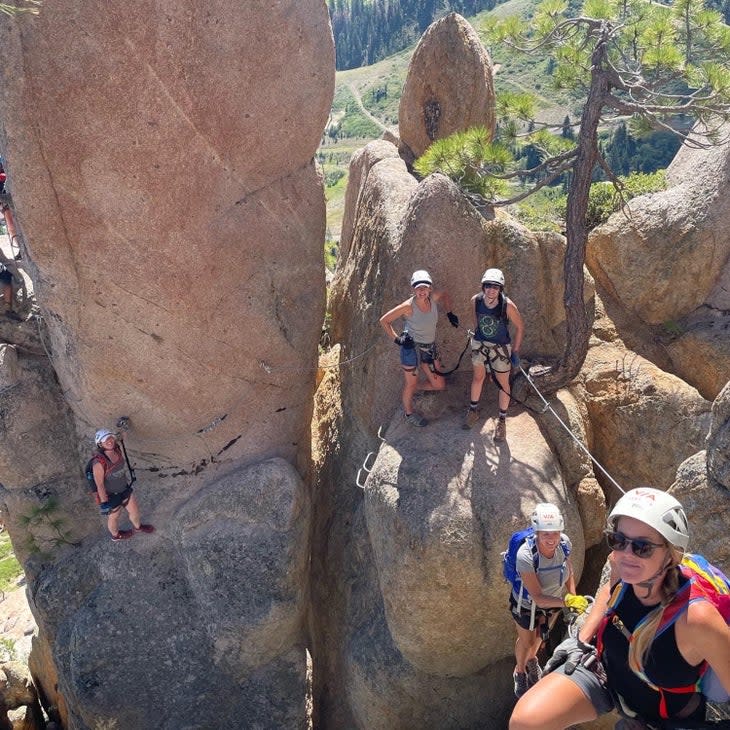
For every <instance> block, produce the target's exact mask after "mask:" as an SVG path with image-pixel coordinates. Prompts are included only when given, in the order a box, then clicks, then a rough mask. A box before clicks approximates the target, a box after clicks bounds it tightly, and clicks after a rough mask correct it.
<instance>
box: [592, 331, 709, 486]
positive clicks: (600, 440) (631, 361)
mask: <svg viewBox="0 0 730 730" xmlns="http://www.w3.org/2000/svg"><path fill="white" fill-rule="evenodd" d="M580 382H581V388H582V389H583V391H584V392H583V395H582V399H584V400H585V404H586V409H587V414H588V418H589V419H590V423H591V430H590V434H591V438H590V440H589V442H588V447H589V449H590V450H591V452H592V453H593V455H594V456H595V457H596V458H597V459H598V461H599V463H600V464H601V465H602V466H603V467H604V468H605V469H606V470H607V471H608V473H609V474H611V475H612V478H613V479H614V480H615V481H616V482H618V484H619V485H621V487H622V488H623V489H624V490H628V489H631V488H633V487H637V486H641V485H651V486H656V487H659V488H663V487H664V486H666V485H668V484H671V483H672V480H673V479H674V476H675V474H676V470H677V467H678V465H679V464H680V463H681V462H682V461H683V460H684V459H686V458H687V457H689V456H691V455H692V454H694V453H695V452H697V451H698V450H699V449H701V448H702V446H703V445H704V440H705V435H706V434H707V429H708V428H709V424H710V403H709V402H708V401H706V400H705V399H704V398H702V396H700V394H699V393H698V392H697V391H696V390H695V389H694V388H693V387H691V386H690V385H687V384H686V383H685V382H683V381H682V380H680V379H679V378H677V377H676V376H674V375H670V374H668V373H665V372H664V371H662V370H660V369H659V368H657V367H656V366H655V365H653V364H652V363H650V362H649V361H648V360H645V359H644V358H642V357H639V356H638V355H636V354H635V353H632V352H631V351H629V350H626V349H624V348H623V347H621V346H619V345H612V344H608V343H601V344H599V345H597V346H595V347H591V348H590V349H589V351H588V356H587V358H586V362H585V364H584V366H583V369H582V372H581V375H580ZM599 478H600V477H599ZM603 483H604V485H605V486H606V488H607V489H608V490H609V492H610V493H612V494H613V495H614V496H616V494H617V490H616V488H615V487H614V486H613V485H612V484H610V483H609V482H608V481H604V482H603Z"/></svg>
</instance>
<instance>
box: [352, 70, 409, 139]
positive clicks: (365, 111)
mask: <svg viewBox="0 0 730 730" xmlns="http://www.w3.org/2000/svg"><path fill="white" fill-rule="evenodd" d="M347 87H348V88H349V89H350V91H351V92H352V95H353V96H354V97H355V101H356V102H357V105H358V106H359V107H360V110H361V111H362V113H363V114H364V115H365V116H366V117H367V118H368V119H369V120H370V121H371V122H373V124H377V125H378V127H379V128H380V129H382V130H383V132H393V134H397V130H396V129H395V128H393V127H387V126H386V125H385V124H383V122H382V121H381V120H380V119H378V118H377V117H376V116H374V115H373V114H371V113H370V111H369V110H368V109H367V108H366V107H365V104H363V103H362V97H361V96H360V92H359V90H358V88H357V86H355V84H353V83H352V81H348V82H347Z"/></svg>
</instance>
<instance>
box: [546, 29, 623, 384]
mask: <svg viewBox="0 0 730 730" xmlns="http://www.w3.org/2000/svg"><path fill="white" fill-rule="evenodd" d="M607 33H608V31H607V29H606V28H604V29H603V30H602V31H601V34H600V36H599V39H598V42H597V44H596V47H595V49H594V51H593V56H592V59H591V60H592V64H593V68H592V69H591V85H590V89H589V91H588V98H587V100H586V104H585V106H584V107H583V113H582V115H581V120H580V132H579V133H578V154H577V156H576V159H575V163H574V165H573V169H572V179H571V182H570V188H569V190H568V207H567V215H566V239H567V245H566V249H565V262H564V266H563V274H564V278H565V294H564V295H563V305H564V307H565V323H566V342H565V350H564V351H563V355H562V357H561V358H560V360H559V361H558V363H557V364H556V365H555V366H554V367H553V368H551V369H550V370H547V371H545V372H544V373H542V374H538V375H536V376H535V378H534V380H535V384H536V385H537V387H538V388H539V389H540V391H541V392H542V393H543V394H548V393H554V392H555V391H556V390H558V389H559V388H562V387H564V386H565V385H567V384H568V383H570V381H571V380H573V378H575V376H576V375H577V374H578V373H579V372H580V369H581V367H582V365H583V362H584V360H585V357H586V353H587V352H588V340H589V338H590V335H591V327H592V326H593V311H592V306H591V305H589V307H590V309H588V308H586V305H585V304H584V302H583V284H584V275H583V264H584V262H585V252H586V242H587V240H588V232H587V230H586V214H587V212H588V193H589V191H590V188H591V178H592V175H593V168H594V167H595V165H596V160H597V159H598V124H599V122H600V120H601V111H602V110H603V106H604V100H605V98H606V94H607V93H608V91H609V82H608V77H607V75H606V73H605V72H604V71H603V60H604V58H605V53H606V36H607Z"/></svg>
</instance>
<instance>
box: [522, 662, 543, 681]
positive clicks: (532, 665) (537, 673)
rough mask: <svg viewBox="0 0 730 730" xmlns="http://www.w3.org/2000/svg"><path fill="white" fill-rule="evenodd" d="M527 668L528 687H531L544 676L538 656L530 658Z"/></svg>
mask: <svg viewBox="0 0 730 730" xmlns="http://www.w3.org/2000/svg"><path fill="white" fill-rule="evenodd" d="M525 669H527V672H526V674H527V687H528V688H530V687H532V686H533V685H534V684H537V683H538V682H539V681H540V679H541V678H542V668H541V667H540V662H538V661H537V657H532V659H530V660H528V662H527V664H526V665H525Z"/></svg>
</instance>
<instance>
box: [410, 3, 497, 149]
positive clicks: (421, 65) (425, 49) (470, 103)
mask: <svg viewBox="0 0 730 730" xmlns="http://www.w3.org/2000/svg"><path fill="white" fill-rule="evenodd" d="M492 77H493V68H492V61H491V59H490V58H489V54H488V53H487V51H486V50H485V48H484V46H483V45H482V43H481V41H480V40H479V36H478V35H477V34H476V32H475V30H474V29H473V28H472V27H471V25H469V23H468V22H467V21H466V20H464V18H462V17H461V16H460V15H457V14H456V13H449V15H447V16H446V17H444V18H441V20H438V21H436V22H435V23H433V25H431V26H430V27H429V28H428V30H427V31H426V32H425V33H424V34H423V37H422V38H421V40H420V41H419V43H418V45H417V46H416V50H415V51H414V53H413V57H412V58H411V63H410V65H409V67H408V76H407V77H406V82H405V85H404V87H403V93H402V95H401V100H400V109H399V111H398V129H399V133H400V138H401V141H402V142H403V143H404V144H405V145H406V146H407V147H408V148H409V150H410V152H411V153H412V154H413V155H414V156H415V157H419V156H420V155H422V154H423V153H424V152H425V151H426V148H427V147H428V146H429V145H430V144H431V142H433V141H434V140H436V139H442V138H443V137H448V136H449V135H450V134H453V133H454V132H460V131H463V130H466V129H469V128H470V127H476V126H481V127H486V129H487V130H488V131H489V133H490V134H493V133H494V127H495V122H496V116H495V111H494V81H493V78H492Z"/></svg>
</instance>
